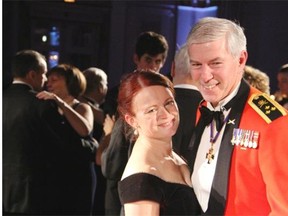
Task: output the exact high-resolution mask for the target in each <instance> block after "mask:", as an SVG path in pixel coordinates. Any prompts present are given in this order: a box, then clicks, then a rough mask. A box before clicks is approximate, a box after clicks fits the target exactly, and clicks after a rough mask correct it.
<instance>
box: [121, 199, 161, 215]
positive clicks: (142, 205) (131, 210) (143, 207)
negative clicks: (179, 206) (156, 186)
mask: <svg viewBox="0 0 288 216" xmlns="http://www.w3.org/2000/svg"><path fill="white" fill-rule="evenodd" d="M124 211H125V216H135V215H137V216H147V215H149V216H159V215H160V206H159V203H157V202H153V201H147V200H144V201H137V202H133V203H126V204H124Z"/></svg>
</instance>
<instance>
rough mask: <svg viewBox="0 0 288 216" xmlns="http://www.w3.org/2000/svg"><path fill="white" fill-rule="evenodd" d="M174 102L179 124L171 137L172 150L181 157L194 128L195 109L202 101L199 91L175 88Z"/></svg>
mask: <svg viewBox="0 0 288 216" xmlns="http://www.w3.org/2000/svg"><path fill="white" fill-rule="evenodd" d="M175 93H176V97H175V99H176V102H177V105H178V108H179V115H180V123H179V127H178V130H177V132H176V134H175V135H174V136H173V149H174V151H175V152H177V153H178V154H180V155H183V154H184V153H185V151H186V149H187V148H188V145H189V142H190V139H191V136H192V133H193V130H194V128H195V122H196V113H197V108H198V105H199V103H200V101H201V100H202V96H201V94H200V92H199V91H197V90H193V89H188V88H177V87H176V88H175Z"/></svg>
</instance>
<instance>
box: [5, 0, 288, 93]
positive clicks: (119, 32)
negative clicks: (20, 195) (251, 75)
mask: <svg viewBox="0 0 288 216" xmlns="http://www.w3.org/2000/svg"><path fill="white" fill-rule="evenodd" d="M287 8H288V2H287V1H256V0H253V1H252V0H241V1H231V0H164V1H155V0H148V1H144V0H128V1H124V0H105V1H103V0H74V1H71V0H67V1H65V0H49V1H45V0H41V1H36V0H34V1H33V0H29V1H25V0H22V1H17V0H13V1H9V0H4V1H3V7H2V9H3V25H2V31H3V70H2V73H3V88H6V87H7V85H9V83H10V82H11V71H10V60H11V58H12V56H13V55H14V54H15V53H16V52H17V51H19V50H22V49H35V50H37V51H39V52H41V53H43V54H45V56H46V58H47V59H48V60H49V63H48V66H49V67H52V66H53V65H55V64H57V63H60V62H68V63H72V64H74V65H76V66H77V67H79V68H80V69H85V68H88V67H91V66H94V67H98V68H101V69H103V70H104V71H105V72H106V73H107V75H108V79H109V87H113V86H115V85H117V84H118V82H119V80H120V78H121V75H122V74H123V73H127V72H130V71H132V70H133V69H134V63H133V61H132V56H133V51H134V50H133V47H134V43H135V39H136V37H137V35H138V34H140V33H141V32H143V31H149V30H151V31H155V32H158V33H160V34H163V35H164V36H165V37H166V39H167V41H168V43H169V53H168V57H167V60H166V63H165V65H164V67H163V69H162V70H161V73H163V74H169V72H170V67H171V62H172V59H173V57H174V53H175V51H176V50H177V48H178V47H179V46H181V45H182V43H184V42H185V38H186V36H187V34H188V32H189V30H190V28H191V26H193V24H194V23H195V22H196V21H197V20H198V19H200V18H201V17H205V16H216V17H222V18H228V19H231V20H235V21H237V22H238V23H240V25H241V26H242V27H243V28H244V29H245V33H246V36H247V41H248V47H247V48H248V53H249V57H248V62H247V64H249V65H252V66H253V67H256V68H258V69H260V70H262V71H264V72H265V73H267V75H268V76H269V77H270V85H271V93H273V92H275V91H276V90H277V79H276V75H275V74H276V73H277V70H278V69H279V67H280V66H281V65H283V64H285V63H287V62H288V55H287V53H288V28H287V26H288V21H287V19H286V16H285V14H286V13H287Z"/></svg>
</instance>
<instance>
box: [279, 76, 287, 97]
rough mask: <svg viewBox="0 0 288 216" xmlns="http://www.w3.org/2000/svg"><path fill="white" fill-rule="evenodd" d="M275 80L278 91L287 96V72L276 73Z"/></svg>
mask: <svg viewBox="0 0 288 216" xmlns="http://www.w3.org/2000/svg"><path fill="white" fill-rule="evenodd" d="M277 81H278V88H279V90H280V92H281V93H282V94H286V95H287V96H288V73H278V74H277Z"/></svg>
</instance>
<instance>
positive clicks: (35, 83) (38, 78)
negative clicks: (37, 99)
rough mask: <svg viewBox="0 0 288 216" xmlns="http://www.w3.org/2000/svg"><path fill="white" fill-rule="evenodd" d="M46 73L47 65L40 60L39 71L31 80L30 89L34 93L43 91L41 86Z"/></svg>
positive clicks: (44, 80)
mask: <svg viewBox="0 0 288 216" xmlns="http://www.w3.org/2000/svg"><path fill="white" fill-rule="evenodd" d="M46 72H47V63H46V62H45V60H44V59H41V69H40V70H39V71H38V72H37V73H36V72H35V73H34V75H35V76H33V80H32V83H31V85H32V87H33V89H34V90H35V91H41V90H42V89H43V86H44V84H45V82H46V80H47V77H46Z"/></svg>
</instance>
